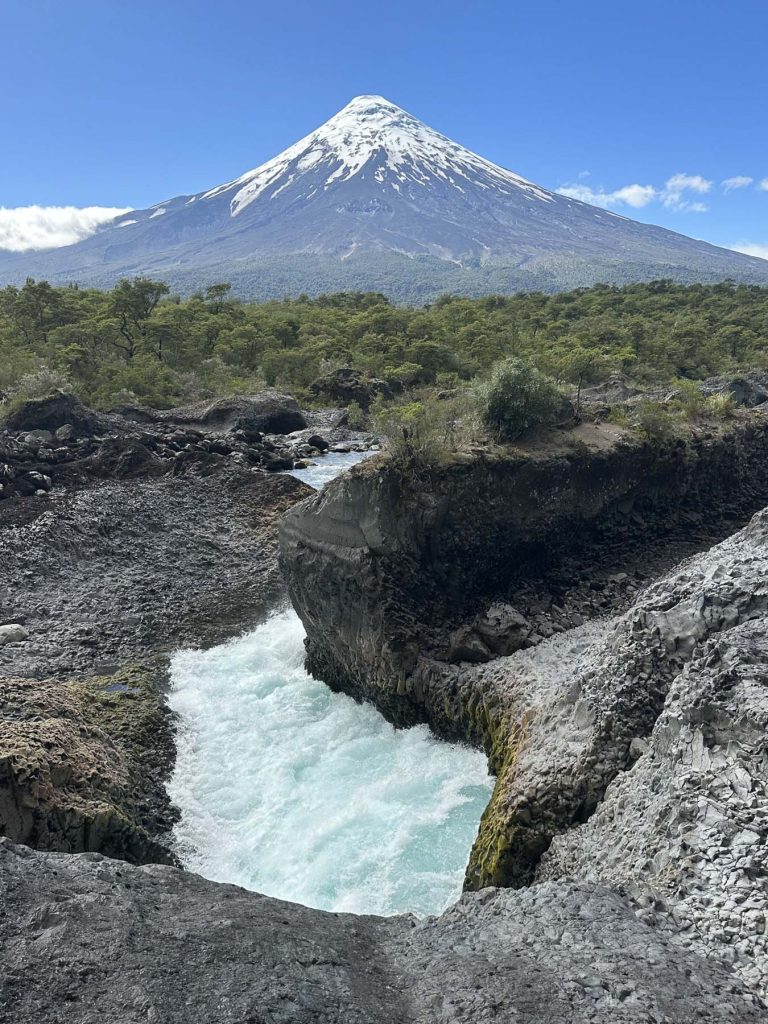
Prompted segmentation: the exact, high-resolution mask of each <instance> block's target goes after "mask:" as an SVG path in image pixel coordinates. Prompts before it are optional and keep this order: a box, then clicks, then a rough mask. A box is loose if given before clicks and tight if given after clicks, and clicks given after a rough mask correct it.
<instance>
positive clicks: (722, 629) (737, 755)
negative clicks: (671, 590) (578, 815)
mask: <svg viewBox="0 0 768 1024" xmlns="http://www.w3.org/2000/svg"><path fill="white" fill-rule="evenodd" d="M767 525H768V524H766V516H765V515H763V517H761V521H759V522H756V523H755V524H753V526H752V527H751V528H750V531H751V532H757V530H759V531H760V533H761V539H762V541H763V543H762V544H761V546H760V551H759V555H757V557H756V559H755V563H754V569H755V570H759V571H761V572H764V571H765V568H766V557H765V556H766V553H768V543H766V540H767V539H768V538H766V533H768V530H767V529H766V526H767ZM720 556H721V557H722V559H723V560H722V561H720V562H719V563H718V564H717V565H712V564H711V563H710V572H714V573H720V574H722V575H723V576H727V574H728V573H729V572H730V571H732V569H733V566H729V564H728V562H727V560H726V559H727V551H722V552H721V553H720ZM762 579H763V580H764V579H765V577H764V576H763V577H762ZM670 582H671V583H672V584H673V585H674V583H675V582H676V581H674V580H673V581H670ZM745 584H746V585H747V586H748V585H750V584H751V585H753V586H756V588H758V589H759V590H762V593H757V594H755V595H754V598H753V600H752V601H749V602H748V603H747V597H746V595H745V594H744V592H743V591H741V594H740V595H739V596H740V597H741V601H739V600H738V598H737V600H736V601H735V602H734V603H729V604H727V605H726V608H727V615H728V619H726V621H725V622H723V621H722V619H720V621H719V622H718V623H717V627H718V628H717V630H716V633H715V635H714V636H713V637H712V638H711V639H710V640H708V641H705V642H703V643H701V642H699V643H698V644H697V646H696V647H695V649H694V656H693V657H692V659H691V661H690V662H689V663H688V664H687V665H686V666H685V668H684V669H683V670H682V671H680V672H679V673H678V674H677V675H676V677H675V679H674V681H673V682H672V684H671V688H670V691H669V694H668V696H667V699H666V701H665V705H664V708H663V710H662V712H661V714H660V715H659V717H658V718H657V720H656V723H655V725H654V728H653V731H652V732H651V734H650V735H649V736H646V737H644V738H643V739H642V740H641V741H640V742H638V743H637V745H636V750H635V751H634V753H635V756H637V760H636V761H635V763H634V764H633V765H631V766H630V768H629V770H627V771H625V772H622V773H619V774H618V775H617V776H616V778H615V780H614V781H613V782H612V783H611V785H610V786H609V787H608V789H607V791H606V793H605V798H604V800H603V802H602V803H601V804H600V805H599V806H598V807H597V808H596V810H595V813H594V814H593V815H592V816H591V817H590V818H589V820H588V822H587V823H586V824H584V825H581V826H580V827H578V828H575V829H572V830H569V831H568V832H565V833H563V834H561V835H558V836H556V837H555V839H554V840H553V843H552V845H551V846H550V848H549V850H548V851H547V853H546V854H545V855H544V858H543V860H542V863H541V864H540V866H539V868H538V871H537V878H543V879H551V878H562V877H574V876H575V877H578V878H585V879H589V880H599V881H602V882H606V883H611V884H612V885H615V886H621V887H622V888H623V889H624V890H626V891H629V892H631V893H632V894H633V895H634V897H635V899H636V901H637V903H638V905H639V906H641V907H642V908H643V910H642V912H641V916H642V917H643V918H644V919H645V920H648V921H649V922H652V923H654V924H655V925H656V926H657V927H661V928H664V929H667V930H669V931H670V932H671V933H672V935H673V936H674V941H675V942H676V943H679V944H681V945H684V946H686V947H689V948H694V949H696V950H698V951H699V952H703V953H705V954H707V955H708V956H711V957H714V958H717V959H720V960H724V961H725V962H727V963H731V964H733V965H734V967H735V970H736V971H737V973H739V974H740V975H741V976H742V977H743V978H744V979H745V980H746V981H747V982H748V984H750V985H751V986H752V987H753V988H754V989H755V990H757V991H759V992H760V993H761V994H763V995H764V996H765V995H766V994H767V993H768V936H767V935H766V931H767V930H768V883H767V881H766V879H767V878H768V770H766V765H765V737H766V732H767V730H768V616H767V615H766V614H765V609H764V608H763V609H762V610H761V609H760V607H759V606H760V603H762V604H763V605H765V603H766V600H767V595H766V589H765V584H764V583H763V584H762V586H761V581H760V579H759V577H758V576H757V573H755V575H753V576H751V578H749V579H748V580H743V581H742V583H741V586H744V585H745ZM694 601H696V598H695V597H693V594H692V595H691V598H689V600H688V601H687V602H686V601H685V600H683V601H682V602H681V605H682V607H680V606H677V607H675V608H673V609H672V612H673V618H674V619H676V620H677V621H678V622H681V621H682V622H683V623H684V622H685V619H686V617H688V616H690V614H691V611H692V607H691V606H692V604H693V603H694ZM702 603H703V605H704V607H703V608H702V614H701V616H700V617H698V621H696V622H695V623H694V627H693V630H689V629H688V628H685V629H684V634H683V637H682V638H681V639H684V644H685V645H686V646H687V644H688V642H689V640H688V638H689V637H691V638H692V639H693V640H694V641H695V639H696V634H697V633H698V632H699V630H700V629H701V623H702V622H705V621H706V619H707V618H710V620H711V612H710V615H709V616H708V615H707V611H709V610H710V609H711V608H712V605H713V604H715V605H716V602H713V601H712V595H711V593H708V592H705V594H704V595H703V602H702ZM667 614H669V613H667ZM694 614H695V612H694ZM752 616H755V617H754V618H752ZM718 618H720V617H719V616H718ZM729 619H736V620H737V621H739V622H740V624H738V625H731V624H729V621H728V620H729ZM688 621H689V622H690V621H691V619H690V618H689V620H688ZM662 636H664V634H663V632H662ZM665 639H666V643H667V644H669V643H670V642H675V639H676V638H675V637H674V635H672V634H670V633H669V632H667V633H666V638H665ZM638 755H639V756H638Z"/></svg>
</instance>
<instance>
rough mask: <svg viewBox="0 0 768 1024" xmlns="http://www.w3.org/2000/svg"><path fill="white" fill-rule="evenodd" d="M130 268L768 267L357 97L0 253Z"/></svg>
mask: <svg viewBox="0 0 768 1024" xmlns="http://www.w3.org/2000/svg"><path fill="white" fill-rule="evenodd" d="M138 273H146V274H153V275H156V276H164V277H167V278H168V279H169V280H171V282H172V283H173V284H174V285H175V286H177V287H182V288H184V287H194V286H196V285H197V284H204V283H210V281H211V280H213V279H221V278H224V277H226V278H229V279H231V280H233V281H234V282H235V283H236V285H238V287H239V290H240V291H241V293H245V294H251V295H254V296H257V295H259V294H269V293H272V294H281V293H290V292H294V293H295V292H297V291H320V290H324V289H325V288H328V287H373V288H378V289H380V290H383V291H387V292H389V293H390V294H393V295H395V297H403V292H404V290H405V291H409V290H412V289H413V287H414V286H416V288H417V290H418V288H419V286H420V285H423V290H424V291H425V294H428V293H429V291H430V289H433V290H435V289H436V291H438V292H439V291H444V290H464V291H467V292H468V293H469V294H477V293H481V292H483V291H512V290H515V289H517V288H520V287H537V288H545V289H546V290H555V289H557V288H565V287H572V286H573V285H579V284H590V283H594V282H595V281H626V280H641V279H648V278H652V277H674V278H677V279H680V280H685V281H694V280H702V281H711V280H719V279H722V278H725V277H732V278H735V279H738V280H744V281H752V282H760V283H768V262H767V261H764V260H758V259H755V258H754V257H750V256H744V255H742V254H739V253H734V252H731V251H729V250H725V249H719V248H717V247H716V246H712V245H709V244H707V243H705V242H700V241H695V240H694V239H691V238H687V237H686V236H684V235H679V234H676V233H675V232H672V231H667V230H665V229H663V228H659V227H653V226H650V225H646V224H639V223H637V222H635V221H632V220H628V219H627V218H625V217H620V216H618V215H617V214H614V213H610V212H608V211H606V210H601V209H598V208H596V207H593V206H589V205H587V204H585V203H581V202H578V201H577V200H575V199H570V198H567V197H565V196H561V195H558V194H556V193H553V192H550V191H548V190H547V189H544V188H541V187H539V186H538V185H535V184H533V183H532V182H529V181H526V180H525V179H524V178H521V177H520V176H519V175H517V174H514V173H513V172H511V171H508V170H505V169H504V168H502V167H498V166H497V165H495V164H493V163H490V162H489V161H487V160H484V159H483V158H482V157H479V156H477V155H476V154H474V153H472V152H470V151H469V150H468V149H465V148H464V147H463V146H460V145H458V144H457V143H455V142H452V141H451V140H450V139H448V138H446V137H445V136H443V135H440V134H439V133H438V132H436V131H434V130H433V129H431V128H429V127H428V126H427V125H425V124H423V123H422V122H421V121H419V120H417V119H416V118H415V117H413V116H412V115H410V114H408V113H407V112H406V111H404V110H402V109H401V108H399V107H397V106H395V105H394V104H392V103H389V102H388V101H387V100H385V99H383V98H382V97H378V96H359V97H357V98H356V99H354V100H352V102H351V103H349V104H348V105H347V106H346V107H345V108H344V109H343V110H341V111H340V112H339V113H338V114H336V115H335V116H334V117H332V118H331V119H330V120H329V121H327V122H326V123H325V124H324V125H322V126H321V127H320V128H318V129H317V130H316V131H315V132H312V133H311V134H310V135H308V136H306V137H305V138H304V139H302V140H300V141H299V142H297V143H296V144H295V145H293V146H291V147H289V148H288V149H286V150H285V151H284V152H283V153H281V154H280V155H279V156H277V157H275V158H274V159H272V160H269V161H268V162H267V163H265V164H263V165H261V166H260V167H258V168H256V169H255V170H252V171H249V172H247V173H246V174H244V175H242V176H241V177H239V178H237V179H235V180H233V181H230V182H227V183H226V184H224V185H219V186H218V187H216V188H213V189H210V190H208V191H207V192H202V193H198V194H197V195H191V196H179V197H177V198H175V199H171V200H168V201H167V202H163V203H159V204H157V205H156V206H153V207H151V208H149V209H147V210H140V211H134V212H133V213H130V214H128V215H127V216H125V217H120V218H117V219H116V220H115V221H113V222H111V223H110V224H108V225H106V226H104V227H103V228H101V229H100V230H99V231H98V232H97V233H96V234H95V235H93V236H92V237H90V238H88V239H86V240H84V241H82V242H79V243H77V244H76V245H72V246H68V247H66V248H63V249H56V250H49V251H47V252H44V253H36V254H34V255H33V254H25V255H23V256H18V255H15V256H6V257H4V258H2V257H0V280H2V279H5V280H19V279H23V278H24V277H25V276H27V275H28V274H33V275H36V276H46V277H49V278H50V279H52V280H59V281H60V280H79V281H81V282H84V283H97V284H108V283H111V282H112V281H114V280H115V279H116V278H118V277H120V276H125V275H130V274H138ZM402 279H406V280H402ZM406 281H407V282H408V283H407V285H406ZM404 286H405V287H404Z"/></svg>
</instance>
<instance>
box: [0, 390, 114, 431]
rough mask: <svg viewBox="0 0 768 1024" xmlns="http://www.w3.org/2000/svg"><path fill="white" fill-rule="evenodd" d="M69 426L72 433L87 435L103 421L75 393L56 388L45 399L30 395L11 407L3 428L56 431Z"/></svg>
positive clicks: (99, 426) (98, 428)
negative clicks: (20, 404) (24, 400)
mask: <svg viewBox="0 0 768 1024" xmlns="http://www.w3.org/2000/svg"><path fill="white" fill-rule="evenodd" d="M66 425H70V426H71V427H72V428H73V429H74V431H75V433H76V434H78V435H82V436H85V437H89V436H90V435H91V434H95V433H98V431H99V430H100V429H101V428H102V426H103V422H102V419H101V418H100V417H99V416H98V414H96V413H94V412H93V411H92V410H91V409H88V408H86V407H85V406H84V405H83V403H82V402H81V401H80V399H79V398H77V397H76V396H75V395H70V394H67V393H66V392H64V391H57V392H55V394H53V395H49V396H48V397H47V398H32V399H30V400H29V401H27V402H25V403H24V404H23V405H22V406H20V407H19V408H18V409H16V410H14V411H13V412H12V413H11V414H10V415H9V416H8V417H7V418H6V421H5V424H4V426H5V428H6V430H10V431H16V432H19V433H20V432H21V431H24V430H51V431H55V430H58V429H59V428H60V427H64V426H66Z"/></svg>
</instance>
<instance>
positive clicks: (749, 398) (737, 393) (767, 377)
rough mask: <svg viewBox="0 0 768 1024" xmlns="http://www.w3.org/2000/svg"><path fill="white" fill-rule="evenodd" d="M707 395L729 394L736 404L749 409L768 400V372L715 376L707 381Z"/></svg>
mask: <svg viewBox="0 0 768 1024" xmlns="http://www.w3.org/2000/svg"><path fill="white" fill-rule="evenodd" d="M701 390H702V391H703V392H704V394H705V395H727V396H729V397H730V398H731V399H732V400H733V402H734V403H735V404H736V405H743V406H746V407H747V408H749V409H752V408H754V407H755V406H757V405H762V404H763V403H764V402H768V373H758V372H752V373H751V374H750V375H749V376H748V377H714V378H712V379H711V380H707V381H705V382H704V383H703V384H702V386H701Z"/></svg>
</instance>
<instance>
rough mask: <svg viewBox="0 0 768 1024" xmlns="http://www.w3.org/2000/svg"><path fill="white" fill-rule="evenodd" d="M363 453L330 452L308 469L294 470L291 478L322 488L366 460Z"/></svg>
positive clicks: (291, 472)
mask: <svg viewBox="0 0 768 1024" xmlns="http://www.w3.org/2000/svg"><path fill="white" fill-rule="evenodd" d="M366 454H367V453H363V452H329V453H328V454H327V455H323V456H322V458H320V459H318V460H317V462H315V463H314V464H313V465H311V466H307V468H306V469H292V470H290V471H289V472H290V474H291V476H295V477H298V478H299V480H303V481H304V483H305V484H310V485H311V486H312V487H317V488H320V487H322V486H323V485H324V484H327V483H328V482H329V481H330V480H333V478H334V477H335V476H338V475H339V473H341V472H343V471H344V470H345V469H349V467H350V466H354V465H355V463H356V462H361V461H362V460H363V459H364V458H366Z"/></svg>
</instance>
